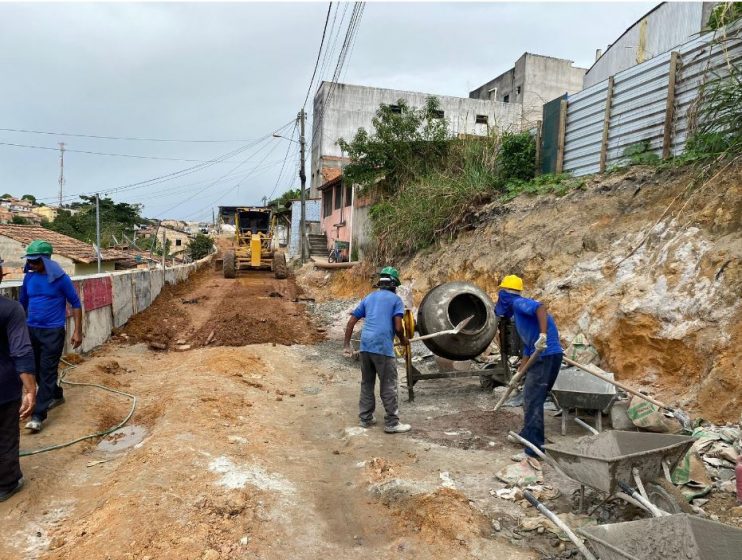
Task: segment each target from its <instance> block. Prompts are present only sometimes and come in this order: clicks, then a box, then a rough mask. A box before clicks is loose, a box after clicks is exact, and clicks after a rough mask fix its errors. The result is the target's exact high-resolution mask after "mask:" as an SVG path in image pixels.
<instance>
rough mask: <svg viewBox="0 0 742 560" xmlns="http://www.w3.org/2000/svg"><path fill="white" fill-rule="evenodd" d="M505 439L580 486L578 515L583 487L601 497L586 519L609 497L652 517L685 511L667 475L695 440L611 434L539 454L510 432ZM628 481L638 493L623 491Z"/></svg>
mask: <svg viewBox="0 0 742 560" xmlns="http://www.w3.org/2000/svg"><path fill="white" fill-rule="evenodd" d="M510 434H511V435H513V436H514V437H516V439H518V440H519V441H520V442H521V443H523V444H524V445H526V446H528V447H529V448H531V449H532V450H533V451H534V452H535V453H537V454H538V455H539V456H540V457H541V458H543V459H544V460H546V461H548V462H549V464H551V465H552V466H553V467H554V468H556V469H558V470H559V471H561V472H563V473H564V474H565V475H566V476H567V477H569V478H571V479H573V480H576V481H577V482H579V483H580V503H579V509H580V511H584V503H585V487H586V486H589V487H590V488H592V489H594V490H597V491H599V492H601V493H603V494H607V497H606V498H605V499H604V500H603V501H602V502H601V503H599V504H598V505H597V506H595V507H594V508H593V509H592V510H591V511H590V512H589V514H592V513H593V512H595V511H596V510H597V509H598V508H599V507H601V506H603V505H604V504H605V503H607V502H608V501H609V500H611V499H613V498H615V497H618V498H621V499H623V500H624V501H627V502H629V503H632V504H634V505H636V506H639V507H641V508H642V509H645V510H647V511H648V512H649V513H650V514H652V515H653V516H655V517H659V516H662V515H668V514H670V513H682V512H683V509H684V507H685V508H687V507H688V506H687V503H686V502H685V500H684V499H683V498H682V497H681V495H680V494H679V492H678V491H677V489H676V488H675V486H674V485H673V484H672V481H671V479H670V473H671V472H672V470H673V469H674V468H675V466H676V465H677V464H678V462H679V461H680V459H682V458H683V457H684V456H685V454H686V453H687V452H688V449H690V447H691V446H692V445H693V442H694V441H695V439H694V438H692V437H690V436H680V435H673V434H655V433H646V432H622V431H617V430H614V431H608V432H602V433H599V434H596V435H590V436H583V437H581V438H579V439H576V440H573V441H569V442H564V443H560V444H549V445H545V446H544V449H545V450H546V454H544V453H542V452H541V450H539V449H538V448H537V447H536V446H534V445H533V444H531V443H530V442H528V441H527V440H525V439H523V438H522V437H520V436H519V435H517V434H515V433H514V432H510ZM663 475H664V476H663ZM631 482H633V483H635V484H636V487H637V490H638V492H637V491H635V490H634V489H633V488H631V487H630V486H629V484H630V483H631Z"/></svg>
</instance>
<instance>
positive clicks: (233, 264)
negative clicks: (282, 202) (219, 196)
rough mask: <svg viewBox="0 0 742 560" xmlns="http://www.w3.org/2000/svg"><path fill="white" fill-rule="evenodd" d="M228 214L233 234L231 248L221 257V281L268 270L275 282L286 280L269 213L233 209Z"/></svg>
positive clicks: (258, 208)
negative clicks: (238, 273)
mask: <svg viewBox="0 0 742 560" xmlns="http://www.w3.org/2000/svg"><path fill="white" fill-rule="evenodd" d="M222 212H223V210H222ZM230 213H231V214H232V215H231V216H230V218H233V220H234V226H235V232H234V240H233V243H232V248H231V249H229V250H227V251H225V253H224V263H223V268H222V270H223V272H224V278H235V277H236V276H237V272H239V271H241V270H272V271H273V274H275V276H276V278H278V279H279V280H281V279H284V278H286V277H288V267H287V266H286V256H285V255H284V254H283V253H280V252H278V251H277V250H276V245H277V241H276V240H275V239H274V236H275V229H276V219H275V216H274V215H273V214H272V212H271V209H270V208H265V207H261V206H250V207H236V208H232V209H230ZM230 221H231V220H230Z"/></svg>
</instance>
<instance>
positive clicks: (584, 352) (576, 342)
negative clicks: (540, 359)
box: [564, 333, 600, 364]
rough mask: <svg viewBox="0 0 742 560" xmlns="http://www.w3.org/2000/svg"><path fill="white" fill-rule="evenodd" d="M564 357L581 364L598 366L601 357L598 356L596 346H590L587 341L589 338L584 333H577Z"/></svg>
mask: <svg viewBox="0 0 742 560" xmlns="http://www.w3.org/2000/svg"><path fill="white" fill-rule="evenodd" d="M564 355H565V356H566V357H567V358H569V359H570V360H574V361H575V362H577V363H580V364H596V363H598V361H600V356H598V351H597V350H596V349H595V346H593V345H592V344H590V343H589V342H588V341H587V337H586V336H585V335H584V334H582V333H577V335H576V336H575V337H574V338H573V339H572V342H571V343H570V345H569V346H568V347H567V350H566V351H565V352H564Z"/></svg>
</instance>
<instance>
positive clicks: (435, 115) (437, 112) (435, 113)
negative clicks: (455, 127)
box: [433, 109, 446, 119]
mask: <svg viewBox="0 0 742 560" xmlns="http://www.w3.org/2000/svg"><path fill="white" fill-rule="evenodd" d="M445 116H446V113H445V112H444V111H441V110H440V109H436V110H435V111H433V118H434V119H442V118H443V117H445Z"/></svg>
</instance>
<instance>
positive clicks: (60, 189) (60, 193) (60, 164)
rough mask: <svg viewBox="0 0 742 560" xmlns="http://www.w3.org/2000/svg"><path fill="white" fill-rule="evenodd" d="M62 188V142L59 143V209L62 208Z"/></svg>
mask: <svg viewBox="0 0 742 560" xmlns="http://www.w3.org/2000/svg"><path fill="white" fill-rule="evenodd" d="M63 189H64V142H60V143H59V209H60V210H61V209H62V199H63V196H62V191H63Z"/></svg>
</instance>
